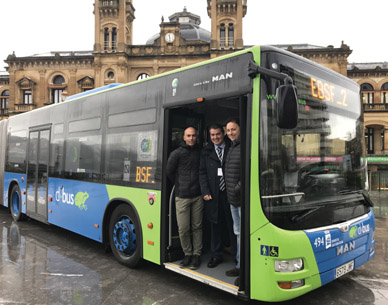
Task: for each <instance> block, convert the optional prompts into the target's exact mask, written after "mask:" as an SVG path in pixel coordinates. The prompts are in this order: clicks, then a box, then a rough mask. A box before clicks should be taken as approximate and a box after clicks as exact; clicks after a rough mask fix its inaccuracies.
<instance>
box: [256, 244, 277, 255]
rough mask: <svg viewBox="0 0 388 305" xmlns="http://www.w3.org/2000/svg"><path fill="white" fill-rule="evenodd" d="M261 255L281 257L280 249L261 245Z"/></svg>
mask: <svg viewBox="0 0 388 305" xmlns="http://www.w3.org/2000/svg"><path fill="white" fill-rule="evenodd" d="M260 254H261V255H262V256H270V257H279V247H274V246H265V245H261V248H260Z"/></svg>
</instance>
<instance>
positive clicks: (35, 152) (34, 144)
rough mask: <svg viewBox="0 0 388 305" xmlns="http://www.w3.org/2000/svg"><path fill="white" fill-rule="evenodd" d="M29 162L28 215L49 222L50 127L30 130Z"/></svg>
mask: <svg viewBox="0 0 388 305" xmlns="http://www.w3.org/2000/svg"><path fill="white" fill-rule="evenodd" d="M28 143H29V144H28V164H27V215H28V216H30V217H31V218H35V219H37V220H40V221H43V222H47V183H48V165H49V156H50V152H49V149H50V129H49V128H47V127H46V128H43V129H38V130H37V129H34V130H30V133H29V141H28Z"/></svg>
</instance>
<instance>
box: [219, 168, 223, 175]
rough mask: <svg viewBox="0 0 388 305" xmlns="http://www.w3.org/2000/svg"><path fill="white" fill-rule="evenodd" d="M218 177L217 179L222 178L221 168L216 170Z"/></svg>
mask: <svg viewBox="0 0 388 305" xmlns="http://www.w3.org/2000/svg"><path fill="white" fill-rule="evenodd" d="M218 176H219V177H222V176H223V174H222V168H221V167H219V168H218Z"/></svg>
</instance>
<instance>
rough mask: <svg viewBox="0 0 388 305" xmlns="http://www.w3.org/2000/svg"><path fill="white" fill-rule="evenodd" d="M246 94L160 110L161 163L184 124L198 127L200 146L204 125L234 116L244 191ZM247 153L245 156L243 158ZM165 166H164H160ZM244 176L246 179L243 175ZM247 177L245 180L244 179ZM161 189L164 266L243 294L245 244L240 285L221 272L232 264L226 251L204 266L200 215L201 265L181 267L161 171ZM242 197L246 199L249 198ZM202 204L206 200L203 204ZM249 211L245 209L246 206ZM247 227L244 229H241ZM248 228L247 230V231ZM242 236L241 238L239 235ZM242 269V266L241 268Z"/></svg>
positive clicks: (206, 238)
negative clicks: (212, 264)
mask: <svg viewBox="0 0 388 305" xmlns="http://www.w3.org/2000/svg"><path fill="white" fill-rule="evenodd" d="M247 101H248V98H247V96H237V97H231V98H228V99H222V100H210V101H206V102H204V103H196V104H188V105H184V106H182V107H176V108H166V109H165V113H164V120H165V121H164V137H163V139H164V143H163V164H164V166H165V165H166V164H167V160H168V157H169V155H170V153H171V152H172V151H173V150H174V149H176V148H177V147H178V144H179V143H180V142H181V141H182V138H183V133H184V130H185V128H186V127H188V126H193V127H196V128H197V129H198V135H199V137H198V141H199V144H200V146H201V147H203V145H204V144H205V143H206V142H210V137H209V136H208V130H207V129H208V127H209V126H210V125H211V124H214V123H219V124H222V125H225V123H226V122H227V121H228V119H230V118H238V119H239V120H240V129H241V141H242V142H241V164H242V166H241V177H242V183H243V186H242V192H243V193H244V194H248V196H249V187H246V186H245V184H246V183H249V175H248V174H247V173H249V170H248V171H247V167H248V166H249V164H248V163H249V162H247V160H248V161H249V156H248V155H249V152H250V150H249V147H250V146H249V145H248V146H247V145H246V143H247V139H249V138H250V134H249V135H247V132H249V130H250V127H249V126H250V120H247V111H248V110H247V109H248V108H249V107H247V104H248V103H247ZM247 156H248V157H247ZM164 168H165V167H164ZM245 177H247V178H245ZM247 179H248V180H247ZM162 189H163V190H166V191H165V192H164V195H163V202H164V204H163V205H162V206H163V208H162V219H163V221H162V245H165V246H162V249H161V252H162V253H161V258H162V263H164V265H165V267H166V268H167V269H170V270H172V271H174V272H177V273H181V274H183V275H185V276H188V277H191V278H194V279H196V280H198V281H201V282H203V283H206V284H208V285H211V286H214V287H217V288H219V289H222V290H225V291H227V292H229V293H232V294H235V295H238V294H240V295H241V296H244V295H246V291H242V290H245V285H246V283H247V279H248V278H249V272H246V271H245V270H246V268H249V267H250V264H249V263H248V262H244V261H245V260H246V259H248V260H249V251H247V250H246V249H248V248H249V243H248V244H247V243H246V242H244V241H243V242H242V243H241V249H242V250H241V255H240V257H241V260H242V262H241V268H242V269H241V277H240V287H237V286H235V285H234V282H235V279H236V278H235V277H227V276H226V275H225V272H226V271H227V270H230V269H232V268H233V267H234V266H235V262H234V259H233V257H232V256H231V255H228V254H226V255H225V257H224V261H223V263H221V264H220V265H219V266H217V267H216V268H208V267H207V263H208V261H209V260H210V258H211V256H212V253H211V251H210V248H209V245H208V244H209V243H210V227H209V226H207V221H206V216H205V215H204V221H203V254H202V255H201V262H202V263H201V266H200V268H199V269H197V270H195V271H193V270H190V269H188V268H181V267H180V266H179V263H180V261H181V259H182V258H183V256H184V255H183V252H182V249H181V246H180V240H179V235H178V228H177V223H176V215H175V213H176V212H175V194H174V189H173V185H172V183H171V181H169V180H168V178H167V175H166V172H165V170H164V172H163V184H162ZM245 197H246V195H243V200H244V199H245V200H249V197H247V198H248V199H247V198H245ZM205 204H206V203H205ZM248 210H249V209H248ZM244 213H245V208H243V209H242V212H241V214H242V215H241V218H242V223H243V222H247V223H248V222H249V217H246V216H244V215H243V214H244ZM245 228H247V229H245ZM247 230H248V231H247ZM245 233H249V224H247V225H245V224H244V226H241V234H242V235H241V236H244V235H243V234H245ZM242 239H245V238H244V237H242ZM243 268H244V269H243Z"/></svg>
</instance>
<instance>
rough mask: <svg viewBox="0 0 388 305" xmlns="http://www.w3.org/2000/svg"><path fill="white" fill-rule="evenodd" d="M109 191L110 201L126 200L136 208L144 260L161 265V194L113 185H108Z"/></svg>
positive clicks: (154, 191)
mask: <svg viewBox="0 0 388 305" xmlns="http://www.w3.org/2000/svg"><path fill="white" fill-rule="evenodd" d="M107 190H108V196H109V200H111V201H112V200H115V199H120V200H123V199H124V200H126V201H128V202H130V203H132V204H133V205H134V206H135V208H136V212H137V214H138V215H139V218H140V225H141V228H142V229H141V230H142V235H143V258H144V259H146V260H148V261H150V262H153V263H156V264H160V226H161V224H160V220H161V215H160V211H161V192H160V191H156V190H148V189H141V188H128V187H121V186H112V185H107ZM149 224H152V228H150V227H151V225H149ZM148 225H149V226H148Z"/></svg>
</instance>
